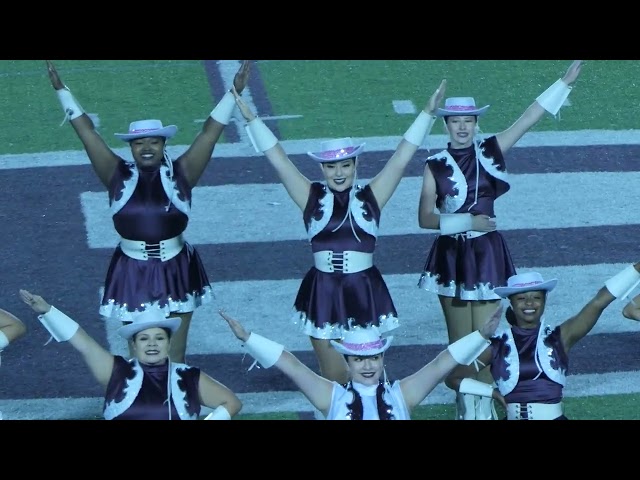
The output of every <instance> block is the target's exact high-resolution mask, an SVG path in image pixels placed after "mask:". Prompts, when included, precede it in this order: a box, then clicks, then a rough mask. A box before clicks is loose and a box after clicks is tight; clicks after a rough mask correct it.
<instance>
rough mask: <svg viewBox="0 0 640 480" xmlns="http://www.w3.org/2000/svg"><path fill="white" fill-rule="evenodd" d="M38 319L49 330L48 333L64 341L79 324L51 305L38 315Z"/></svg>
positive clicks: (73, 332) (75, 330) (72, 333)
mask: <svg viewBox="0 0 640 480" xmlns="http://www.w3.org/2000/svg"><path fill="white" fill-rule="evenodd" d="M38 320H40V323H42V325H44V328H46V329H47V330H49V333H50V334H51V335H52V336H53V338H55V339H56V341H58V342H66V341H67V340H69V339H70V338H71V337H73V336H74V335H75V334H76V332H77V331H78V328H80V325H78V323H77V322H76V321H74V320H72V319H71V318H69V317H68V316H67V315H65V314H64V313H62V312H61V311H60V310H58V309H57V308H56V307H53V306H52V307H51V310H49V311H48V312H47V313H45V314H44V315H38Z"/></svg>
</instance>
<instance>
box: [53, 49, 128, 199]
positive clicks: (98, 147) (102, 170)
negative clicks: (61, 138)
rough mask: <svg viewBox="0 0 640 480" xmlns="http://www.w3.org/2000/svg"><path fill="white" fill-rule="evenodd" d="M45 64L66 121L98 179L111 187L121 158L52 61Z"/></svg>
mask: <svg viewBox="0 0 640 480" xmlns="http://www.w3.org/2000/svg"><path fill="white" fill-rule="evenodd" d="M45 62H46V64H47V71H48V73H49V79H50V80H51V85H52V86H53V88H54V89H55V91H56V95H57V96H58V100H59V101H60V104H61V105H62V110H63V111H64V114H65V120H66V119H68V120H69V121H70V123H71V126H72V127H73V129H74V130H75V131H76V134H77V135H78V138H80V141H81V142H82V145H83V146H84V149H85V151H86V153H87V156H88V157H89V161H90V162H91V165H92V166H93V169H94V170H95V172H96V174H97V175H98V178H99V179H100V181H101V182H102V183H103V185H104V186H105V187H109V183H110V182H111V178H112V177H113V174H114V172H115V171H116V167H117V166H118V162H119V161H120V160H121V158H120V157H119V156H118V155H116V154H115V153H114V152H113V151H112V150H111V149H110V148H109V146H108V145H107V144H106V142H105V141H104V139H103V138H102V137H101V136H100V134H99V133H98V132H97V131H96V129H95V126H94V124H93V121H92V120H91V118H90V117H89V115H87V114H86V113H85V112H84V110H83V109H82V107H81V106H80V104H79V103H78V101H77V100H76V99H75V97H74V96H73V95H72V93H71V91H70V90H69V89H68V88H67V87H66V86H65V85H64V84H63V83H62V80H60V76H59V75H58V72H57V70H56V68H55V66H54V65H53V63H51V60H45Z"/></svg>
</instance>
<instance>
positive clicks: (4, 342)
mask: <svg viewBox="0 0 640 480" xmlns="http://www.w3.org/2000/svg"><path fill="white" fill-rule="evenodd" d="M7 346H9V339H8V338H7V336H6V335H5V334H4V332H3V331H2V330H0V352H2V350H4V349H5V348H7Z"/></svg>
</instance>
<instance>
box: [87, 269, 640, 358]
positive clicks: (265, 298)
mask: <svg viewBox="0 0 640 480" xmlns="http://www.w3.org/2000/svg"><path fill="white" fill-rule="evenodd" d="M309 266H311V264H309ZM625 266H626V264H597V265H585V266H566V267H560V266H553V267H545V268H532V269H526V270H527V271H532V270H533V271H538V272H540V273H541V274H542V276H543V277H544V278H557V279H558V286H557V287H556V289H555V290H554V291H553V292H552V293H551V294H550V296H549V299H548V302H547V305H548V307H547V314H546V315H545V318H546V321H547V322H548V323H549V324H551V325H556V324H559V323H561V322H563V321H564V320H567V319H569V318H570V317H571V316H573V315H575V314H576V313H577V312H579V311H580V309H581V308H582V307H583V306H584V304H585V303H586V302H587V300H589V298H591V297H592V296H593V295H594V294H595V293H596V292H597V291H598V289H600V288H601V287H602V285H603V283H604V281H605V280H606V279H607V278H610V277H611V276H613V275H615V274H616V273H618V272H619V271H620V270H622V269H623V268H624V267H625ZM421 267H422V265H416V273H415V274H396V275H385V273H384V272H382V274H383V276H384V278H385V281H386V282H387V285H388V287H389V291H390V293H391V296H392V298H393V300H394V303H395V305H396V308H397V310H398V316H399V319H400V322H401V325H400V327H399V328H397V329H396V330H394V332H393V335H394V344H395V345H446V343H447V332H446V326H445V321H444V318H443V316H442V313H441V309H440V305H439V303H438V299H437V295H434V294H432V293H430V292H427V291H425V290H421V289H419V288H418V287H417V284H418V280H419V277H420V273H419V271H420V268H421ZM304 273H305V272H300V278H295V279H288V280H247V281H234V282H214V283H213V290H214V294H215V300H214V302H213V303H212V304H208V305H203V306H202V307H200V308H198V309H197V310H196V311H195V312H194V314H193V321H192V322H191V330H190V333H189V344H188V353H189V354H190V355H206V354H211V353H243V349H242V347H241V346H240V342H239V341H238V340H237V339H236V338H235V337H234V336H233V334H232V333H231V330H230V329H229V327H228V326H227V324H226V323H225V322H223V321H222V320H221V319H220V317H219V315H218V309H220V308H223V309H224V310H226V311H227V312H228V313H229V315H231V316H233V317H237V318H238V319H239V320H241V321H242V322H243V323H244V324H245V326H246V327H247V328H248V329H251V330H255V331H256V333H261V334H264V335H266V336H268V337H269V338H270V339H272V340H274V341H277V342H279V343H281V344H283V345H285V346H286V348H287V349H289V350H295V351H311V344H310V343H309V339H308V337H307V336H306V335H303V334H302V333H301V332H300V331H299V330H298V329H297V327H296V326H295V325H294V324H293V323H292V321H291V314H292V305H293V301H294V299H295V296H296V293H297V291H298V287H299V286H300V281H301V278H302V276H303V274H304ZM238 299H242V302H241V304H239V302H238ZM623 305H624V302H623V301H619V302H616V304H614V305H612V306H610V307H609V308H608V309H606V310H605V311H604V313H603V314H602V317H601V318H600V320H599V321H598V323H597V324H596V326H595V327H594V328H593V330H592V331H591V332H590V333H589V334H590V335H592V334H598V333H624V332H637V331H639V330H640V324H639V323H638V322H633V321H630V320H628V319H626V318H624V317H623V316H622V315H620V311H621V309H622V306H623ZM96 321H101V320H96ZM120 326H121V323H120V322H118V321H108V322H106V323H105V329H106V333H107V341H108V343H109V348H110V350H111V352H112V353H113V354H116V355H125V356H126V355H128V353H127V346H126V342H124V340H122V338H121V337H120V336H119V335H118V334H117V332H116V330H117V329H118V327H120Z"/></svg>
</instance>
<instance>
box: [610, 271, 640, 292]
mask: <svg viewBox="0 0 640 480" xmlns="http://www.w3.org/2000/svg"><path fill="white" fill-rule="evenodd" d="M639 284H640V273H638V271H637V270H636V268H635V267H634V266H633V265H629V266H628V267H627V268H625V269H624V270H622V271H621V272H620V273H618V274H616V275H614V276H613V277H611V278H610V279H609V280H607V281H606V282H604V286H605V287H607V290H609V292H611V295H613V296H614V297H616V298H622V297H626V296H628V295H629V294H630V293H631V292H632V291H633V289H634V288H636V287H637V286H638V285H639Z"/></svg>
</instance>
